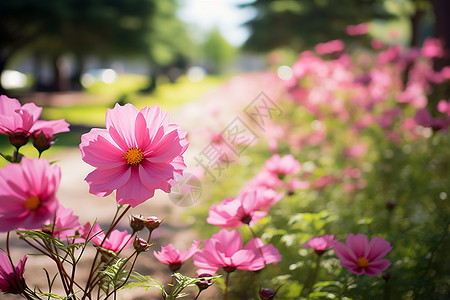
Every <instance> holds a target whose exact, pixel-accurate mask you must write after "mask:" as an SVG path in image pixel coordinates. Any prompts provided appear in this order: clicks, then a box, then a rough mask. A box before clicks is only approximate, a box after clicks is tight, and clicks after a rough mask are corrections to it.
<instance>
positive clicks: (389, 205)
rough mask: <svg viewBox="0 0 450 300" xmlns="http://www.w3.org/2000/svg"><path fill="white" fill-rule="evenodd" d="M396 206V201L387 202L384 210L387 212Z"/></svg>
mask: <svg viewBox="0 0 450 300" xmlns="http://www.w3.org/2000/svg"><path fill="white" fill-rule="evenodd" d="M396 206H397V201H394V200H389V201H387V202H386V208H387V209H388V210H393V209H394V208H395V207H396Z"/></svg>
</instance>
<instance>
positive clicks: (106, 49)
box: [0, 0, 154, 89]
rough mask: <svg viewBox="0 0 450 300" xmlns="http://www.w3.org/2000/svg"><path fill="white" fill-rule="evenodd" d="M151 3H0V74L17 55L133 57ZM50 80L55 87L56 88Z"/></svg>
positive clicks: (143, 44) (142, 45)
mask: <svg viewBox="0 0 450 300" xmlns="http://www.w3.org/2000/svg"><path fill="white" fill-rule="evenodd" d="M153 12H154V9H153V0H84V1H78V0H46V1H39V0H15V1H1V2H0V72H1V71H3V70H4V68H5V67H6V64H7V62H8V61H9V60H10V59H11V57H12V56H13V55H15V54H17V53H18V52H19V51H23V50H24V49H28V50H30V51H33V52H38V53H40V55H41V56H43V57H49V58H51V59H52V61H53V62H54V65H55V73H58V65H57V60H58V58H59V57H60V56H61V55H62V54H65V53H73V54H74V55H75V56H77V57H79V58H80V59H81V58H82V57H83V56H85V55H88V54H94V55H101V56H110V55H117V54H120V55H130V54H131V55H137V54H143V53H145V52H146V51H147V49H148V44H147V41H146V39H145V37H146V35H147V34H148V30H149V27H148V20H149V19H150V18H152V16H153ZM58 81H59V78H58V76H55V86H54V88H55V89H59V88H60V87H59V86H58Z"/></svg>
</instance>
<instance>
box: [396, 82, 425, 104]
mask: <svg viewBox="0 0 450 300" xmlns="http://www.w3.org/2000/svg"><path fill="white" fill-rule="evenodd" d="M397 102H398V103H409V104H411V105H412V106H414V107H417V108H422V107H425V106H426V105H427V102H428V99H427V97H426V93H425V90H424V87H423V85H422V84H420V83H418V82H413V83H410V84H408V86H407V87H406V89H405V90H404V91H402V92H401V93H400V94H398V96H397Z"/></svg>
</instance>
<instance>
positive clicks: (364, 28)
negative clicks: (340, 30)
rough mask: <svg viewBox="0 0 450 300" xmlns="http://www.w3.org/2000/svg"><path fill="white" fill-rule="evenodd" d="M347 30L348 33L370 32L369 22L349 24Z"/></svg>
mask: <svg viewBox="0 0 450 300" xmlns="http://www.w3.org/2000/svg"><path fill="white" fill-rule="evenodd" d="M345 31H346V32H347V34H348V35H352V36H353V35H362V34H366V33H368V32H369V24H367V23H361V24H358V25H348V26H347V27H346V28H345Z"/></svg>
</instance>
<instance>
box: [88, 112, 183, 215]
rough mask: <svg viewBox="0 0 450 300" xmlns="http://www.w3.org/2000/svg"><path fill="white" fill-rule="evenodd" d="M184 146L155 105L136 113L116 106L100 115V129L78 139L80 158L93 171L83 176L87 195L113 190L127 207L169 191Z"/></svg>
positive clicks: (177, 131)
mask: <svg viewBox="0 0 450 300" xmlns="http://www.w3.org/2000/svg"><path fill="white" fill-rule="evenodd" d="M187 146H188V142H187V141H186V132H185V131H183V130H182V129H181V128H180V127H179V126H178V125H175V124H170V123H169V117H168V115H167V114H166V113H165V112H163V111H162V110H161V108H159V107H158V106H157V105H154V106H153V107H144V108H143V109H142V110H141V111H138V110H137V109H136V108H135V107H134V106H133V105H131V104H126V105H125V106H120V105H118V104H116V106H115V107H114V109H112V110H111V109H108V111H107V112H106V129H98V128H94V129H92V130H91V131H90V132H89V133H86V134H84V135H83V136H82V137H81V144H80V149H81V153H82V159H83V160H84V161H85V162H86V163H88V164H90V165H92V166H94V167H95V170H94V171H92V172H91V173H89V174H88V175H87V176H86V178H85V180H86V182H87V183H88V184H89V188H90V189H89V192H90V193H92V194H95V195H97V196H107V195H109V194H111V193H112V192H113V191H114V190H117V193H116V200H117V202H118V203H119V204H121V205H124V204H129V205H131V206H132V207H135V206H137V205H138V204H141V203H143V202H144V201H146V200H147V199H149V198H151V197H153V195H154V193H155V190H156V189H161V190H163V191H164V192H166V193H169V192H170V189H171V186H172V185H173V184H174V183H175V182H176V180H177V178H178V177H179V176H181V174H182V172H183V170H184V169H185V168H186V165H185V164H184V161H183V156H182V154H183V153H184V152H185V151H186V149H187Z"/></svg>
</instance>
